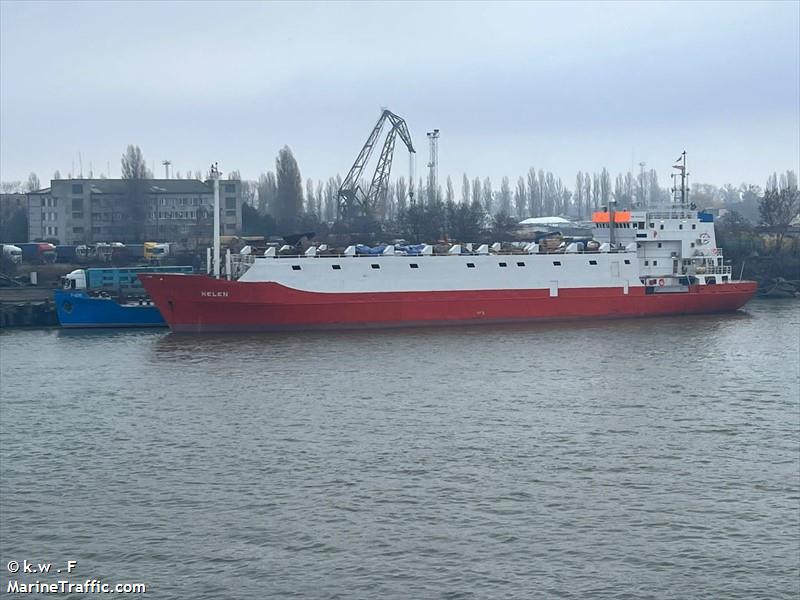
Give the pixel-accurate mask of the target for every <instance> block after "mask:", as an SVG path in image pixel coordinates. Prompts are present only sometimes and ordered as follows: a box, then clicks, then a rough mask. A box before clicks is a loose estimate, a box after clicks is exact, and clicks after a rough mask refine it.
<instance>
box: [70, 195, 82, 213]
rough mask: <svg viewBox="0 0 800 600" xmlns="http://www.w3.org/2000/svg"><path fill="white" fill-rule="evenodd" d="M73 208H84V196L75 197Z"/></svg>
mask: <svg viewBox="0 0 800 600" xmlns="http://www.w3.org/2000/svg"><path fill="white" fill-rule="evenodd" d="M72 210H75V211H78V210H83V198H73V199H72Z"/></svg>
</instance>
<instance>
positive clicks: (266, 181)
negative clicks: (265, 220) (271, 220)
mask: <svg viewBox="0 0 800 600" xmlns="http://www.w3.org/2000/svg"><path fill="white" fill-rule="evenodd" d="M277 197H278V181H277V179H275V173H273V172H272V171H269V172H268V173H262V174H261V175H259V177H258V212H259V213H260V214H261V215H262V216H263V215H267V214H270V215H272V216H273V217H274V216H275V210H276V208H275V200H276V198H277Z"/></svg>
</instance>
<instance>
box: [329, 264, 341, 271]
mask: <svg viewBox="0 0 800 600" xmlns="http://www.w3.org/2000/svg"><path fill="white" fill-rule="evenodd" d="M341 268H342V265H331V269H333V270H334V271H340V270H341Z"/></svg>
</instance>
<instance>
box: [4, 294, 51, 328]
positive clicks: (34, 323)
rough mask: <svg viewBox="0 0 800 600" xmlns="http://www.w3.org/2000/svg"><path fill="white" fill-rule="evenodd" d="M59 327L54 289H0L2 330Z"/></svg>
mask: <svg viewBox="0 0 800 600" xmlns="http://www.w3.org/2000/svg"><path fill="white" fill-rule="evenodd" d="M51 325H58V317H57V315H56V307H55V304H54V303H53V288H50V287H38V286H28V287H9V288H0V328H2V329H6V328H10V327H47V326H51Z"/></svg>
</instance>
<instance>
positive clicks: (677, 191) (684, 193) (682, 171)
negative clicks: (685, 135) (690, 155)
mask: <svg viewBox="0 0 800 600" xmlns="http://www.w3.org/2000/svg"><path fill="white" fill-rule="evenodd" d="M675 162H676V163H678V164H676V165H672V168H673V169H678V171H679V173H673V174H672V204H673V205H675V204H679V205H680V207H681V208H682V209H686V208H688V207H689V187H688V186H689V173H687V172H686V150H684V151H683V152H681V155H680V156H679V157H678V159H677V160H676V161H675ZM678 177H680V178H681V186H680V188H678V186H677V181H676V180H677V178H678ZM679 198H680V200H679Z"/></svg>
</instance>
